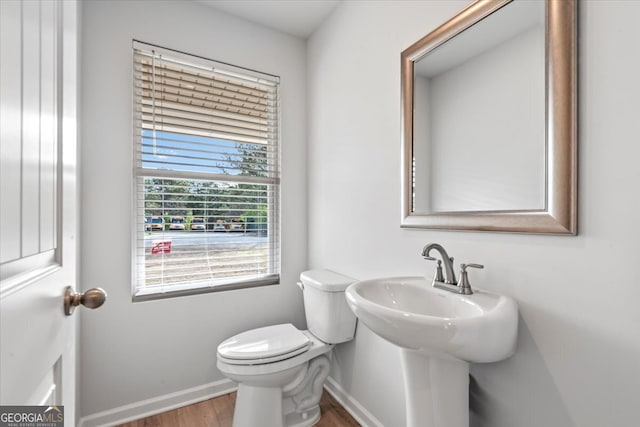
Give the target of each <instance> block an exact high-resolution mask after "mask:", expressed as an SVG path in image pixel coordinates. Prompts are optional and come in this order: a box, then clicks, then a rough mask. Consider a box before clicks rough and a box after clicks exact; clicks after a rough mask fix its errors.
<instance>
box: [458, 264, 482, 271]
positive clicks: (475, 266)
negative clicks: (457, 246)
mask: <svg viewBox="0 0 640 427" xmlns="http://www.w3.org/2000/svg"><path fill="white" fill-rule="evenodd" d="M467 267H471V268H480V269H482V268H484V265H482V264H460V271H461V272H463V273H466V271H467Z"/></svg>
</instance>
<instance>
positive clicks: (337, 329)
mask: <svg viewBox="0 0 640 427" xmlns="http://www.w3.org/2000/svg"><path fill="white" fill-rule="evenodd" d="M355 281H356V280H355V279H352V278H351V277H347V276H343V275H342V274H338V273H336V272H333V271H331V270H309V271H305V272H303V273H302V274H300V282H301V283H302V286H301V287H302V292H303V295H304V311H305V316H306V318H307V329H309V331H310V332H311V333H312V334H313V335H314V336H316V337H317V338H320V339H321V340H322V341H324V342H326V343H329V344H338V343H341V342H345V341H350V340H352V339H353V336H354V334H355V332H356V316H355V315H354V314H353V312H352V311H351V309H350V308H349V306H348V305H347V300H346V298H345V295H344V290H345V289H346V288H347V286H349V285H350V284H352V283H353V282H355Z"/></svg>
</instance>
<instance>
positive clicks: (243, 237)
mask: <svg viewBox="0 0 640 427" xmlns="http://www.w3.org/2000/svg"><path fill="white" fill-rule="evenodd" d="M167 240H171V246H198V245H225V246H226V245H242V246H245V245H257V244H264V243H267V236H266V235H258V234H257V233H232V232H215V233H214V232H206V233H205V232H197V231H165V232H160V231H154V232H151V233H145V236H144V246H145V248H149V247H151V245H152V244H153V242H154V241H167Z"/></svg>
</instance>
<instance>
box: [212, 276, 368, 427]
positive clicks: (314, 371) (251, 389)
mask: <svg viewBox="0 0 640 427" xmlns="http://www.w3.org/2000/svg"><path fill="white" fill-rule="evenodd" d="M300 279H301V283H299V286H300V287H301V289H302V290H303V296H304V303H305V315H306V318H307V325H308V327H309V330H299V329H297V328H296V327H295V326H293V325H292V324H290V323H285V324H279V325H272V326H266V327H262V328H257V329H252V330H249V331H246V332H242V333H240V334H238V335H235V336H233V337H231V338H229V339H227V340H225V341H224V342H222V343H221V344H220V345H219V346H218V354H217V358H218V360H217V366H218V369H219V370H220V372H222V374H223V375H224V376H225V377H227V378H229V379H230V380H232V381H235V382H237V383H238V394H237V396H236V406H235V410H234V416H233V427H256V426H263V427H306V426H311V425H313V424H315V423H316V422H317V421H318V419H319V418H320V415H321V414H320V406H319V403H320V398H321V396H322V388H323V384H324V381H325V380H326V378H327V376H328V375H329V370H330V359H329V356H330V354H331V350H332V349H333V347H334V345H335V344H337V343H341V342H345V341H349V340H351V339H353V336H354V334H355V326H356V318H355V316H354V315H353V313H352V312H351V310H349V308H348V306H347V304H346V300H345V297H344V289H345V288H346V287H347V286H348V285H349V284H351V283H352V282H353V281H354V279H351V278H349V277H346V276H342V275H340V274H338V273H334V272H332V271H329V270H311V271H307V272H304V273H302V274H301V275H300Z"/></svg>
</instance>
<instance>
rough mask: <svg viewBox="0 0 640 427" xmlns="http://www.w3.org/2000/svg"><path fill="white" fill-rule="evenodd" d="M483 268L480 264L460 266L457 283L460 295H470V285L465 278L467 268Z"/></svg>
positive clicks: (466, 277) (467, 278)
mask: <svg viewBox="0 0 640 427" xmlns="http://www.w3.org/2000/svg"><path fill="white" fill-rule="evenodd" d="M468 267H471V268H484V265H482V264H460V281H459V282H458V290H459V292H460V293H461V294H464V295H471V294H472V293H473V291H472V290H471V284H470V283H469V277H468V276H467V268H468Z"/></svg>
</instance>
